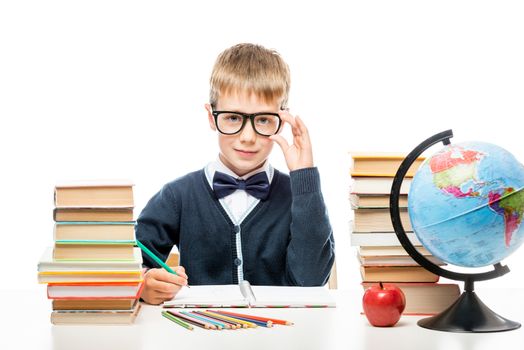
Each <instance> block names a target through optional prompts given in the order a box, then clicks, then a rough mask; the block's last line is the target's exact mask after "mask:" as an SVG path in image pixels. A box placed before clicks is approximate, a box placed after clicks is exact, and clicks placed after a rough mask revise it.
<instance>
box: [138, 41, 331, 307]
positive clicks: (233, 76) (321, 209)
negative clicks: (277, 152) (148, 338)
mask: <svg viewBox="0 0 524 350" xmlns="http://www.w3.org/2000/svg"><path fill="white" fill-rule="evenodd" d="M289 82H290V77H289V69H288V66H287V64H286V63H285V62H284V61H283V60H282V58H281V57H280V56H279V55H278V53H276V52H275V51H272V50H268V49H266V48H264V47H262V46H259V45H253V44H239V45H236V46H233V47H231V48H229V49H227V50H225V51H224V52H222V53H221V54H220V55H219V57H218V59H217V61H216V63H215V66H214V68H213V72H212V75H211V80H210V84H211V91H210V103H209V104H206V105H205V108H206V110H207V114H208V119H209V126H210V127H211V129H212V130H213V131H216V132H217V134H218V144H219V148H220V154H219V156H218V159H217V160H216V161H215V162H212V163H210V164H208V165H207V166H206V167H205V168H204V169H201V170H199V171H196V172H192V173H189V174H187V175H185V176H183V177H181V178H179V179H176V180H174V181H172V182H170V183H168V184H166V185H164V187H163V188H162V189H161V190H160V191H159V192H158V193H157V194H156V195H155V196H153V198H151V200H150V201H149V202H148V203H147V205H146V207H145V208H144V210H143V211H142V213H141V214H140V216H139V218H138V220H137V226H136V237H137V239H138V240H140V241H141V242H142V243H144V244H145V245H146V246H148V248H149V249H151V250H152V251H153V252H154V253H155V254H157V255H158V256H159V257H160V258H162V259H163V260H165V259H166V258H167V256H168V254H169V252H170V251H171V248H172V247H173V245H176V246H177V247H178V250H179V252H180V266H179V267H177V268H176V272H177V274H178V276H177V275H173V274H170V273H168V272H167V271H165V270H163V269H160V268H151V269H149V270H148V271H147V272H146V274H145V277H144V280H145V281H144V284H145V286H144V290H143V293H142V299H143V300H145V301H146V302H148V303H151V304H159V303H161V302H162V301H165V300H169V299H172V298H173V297H175V295H176V294H177V292H178V291H179V290H180V288H182V286H185V285H187V281H188V276H189V279H190V281H191V284H192V285H199V284H236V283H239V281H241V280H243V279H246V280H248V281H249V282H250V283H251V284H254V285H298V286H315V285H323V284H324V283H326V281H327V279H328V277H329V273H330V270H331V266H332V264H333V261H334V240H333V233H332V230H331V226H330V223H329V219H328V217H327V213H326V208H325V205H324V200H323V198H322V193H321V191H320V178H319V174H318V171H317V169H316V168H315V167H314V165H313V155H312V150H311V144H310V139H309V134H308V130H307V128H306V126H305V125H304V123H303V122H302V120H301V119H300V118H299V117H293V116H292V115H291V114H290V113H289V112H288V111H287V109H286V107H287V106H286V104H287V98H288V93H289ZM283 123H288V124H289V125H290V126H291V130H292V134H293V143H292V144H291V145H290V144H289V143H288V142H287V140H285V139H284V138H283V137H282V136H281V135H279V133H280V131H281V130H282V127H283ZM274 142H276V143H278V145H279V146H280V147H281V149H282V151H283V153H284V157H285V160H286V163H287V166H288V168H289V171H290V174H289V176H288V175H286V174H283V173H281V172H279V171H278V170H276V169H274V168H272V167H271V165H269V163H268V160H267V158H268V156H269V154H270V152H271V150H272V148H273V143H274ZM144 264H145V265H146V266H147V267H156V266H157V265H156V264H155V263H154V262H153V261H152V260H151V259H150V258H149V257H148V256H146V255H144ZM184 267H185V269H184Z"/></svg>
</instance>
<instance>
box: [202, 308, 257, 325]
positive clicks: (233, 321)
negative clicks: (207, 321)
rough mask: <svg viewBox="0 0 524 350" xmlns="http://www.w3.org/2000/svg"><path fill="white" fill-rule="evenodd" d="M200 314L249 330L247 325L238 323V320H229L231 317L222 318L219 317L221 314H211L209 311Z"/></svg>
mask: <svg viewBox="0 0 524 350" xmlns="http://www.w3.org/2000/svg"><path fill="white" fill-rule="evenodd" d="M200 312H201V313H203V314H204V315H205V316H208V317H212V318H216V319H217V320H220V321H224V322H229V323H232V324H234V325H235V327H237V328H247V325H246V324H241V323H239V322H237V320H235V319H232V318H229V317H226V316H222V315H219V314H212V313H210V312H208V311H200Z"/></svg>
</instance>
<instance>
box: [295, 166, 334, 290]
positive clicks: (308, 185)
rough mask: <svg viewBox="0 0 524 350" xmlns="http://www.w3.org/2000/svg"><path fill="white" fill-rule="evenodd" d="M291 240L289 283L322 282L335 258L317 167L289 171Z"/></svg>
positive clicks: (320, 283)
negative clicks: (291, 197)
mask: <svg viewBox="0 0 524 350" xmlns="http://www.w3.org/2000/svg"><path fill="white" fill-rule="evenodd" d="M289 175H290V178H291V193H292V196H293V199H292V204H291V227H290V231H291V240H290V242H289V245H288V248H287V266H286V275H287V278H288V280H289V282H290V284H293V285H299V286H319V285H324V284H325V283H326V282H327V280H328V278H329V274H330V272H331V267H332V266H333V262H334V260H335V251H334V250H335V249H334V248H335V242H334V238H333V231H332V229H331V225H330V223H329V218H328V215H327V210H326V206H325V204H324V199H323V197H322V193H321V191H320V176H319V173H318V169H317V168H304V169H299V170H295V171H292V172H290V174H289Z"/></svg>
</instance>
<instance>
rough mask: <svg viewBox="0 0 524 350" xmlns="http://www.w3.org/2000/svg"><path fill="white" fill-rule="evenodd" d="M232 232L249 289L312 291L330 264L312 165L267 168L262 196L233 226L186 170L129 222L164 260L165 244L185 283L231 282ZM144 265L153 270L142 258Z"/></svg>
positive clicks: (197, 175) (200, 176)
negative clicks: (300, 288)
mask: <svg viewBox="0 0 524 350" xmlns="http://www.w3.org/2000/svg"><path fill="white" fill-rule="evenodd" d="M238 230H240V233H241V236H240V237H241V242H242V248H241V249H242V259H243V275H244V279H246V280H248V281H249V282H250V283H251V284H254V285H284V286H285V285H297V286H318V285H323V284H325V283H326V282H327V279H328V277H329V273H330V271H331V266H332V265H333V261H334V240H333V232H332V230H331V225H330V223H329V219H328V216H327V212H326V207H325V205H324V200H323V197H322V193H321V191H320V177H319V174H318V170H317V168H307V169H300V170H296V171H292V172H291V173H290V175H289V176H288V175H286V174H283V173H281V172H279V171H278V170H275V172H274V175H273V180H272V182H271V189H270V193H269V197H268V198H267V199H266V200H265V201H261V202H259V203H258V204H257V205H256V206H255V208H254V209H253V210H252V211H251V213H249V215H248V216H247V217H246V218H245V219H244V220H243V221H242V222H241V224H240V226H239V227H238V226H235V225H234V223H233V222H232V221H231V220H230V218H229V216H228V215H227V213H226V212H225V210H224V208H223V207H222V205H221V204H220V202H219V201H218V199H217V198H216V196H215V194H214V192H213V190H212V189H211V188H210V186H209V183H208V182H207V179H206V176H205V172H204V170H203V169H202V170H199V171H195V172H192V173H189V174H187V175H185V176H183V177H181V178H179V179H176V180H174V181H172V182H170V183H168V184H166V185H164V186H163V188H162V189H161V190H160V191H159V192H158V193H157V194H156V195H154V196H153V197H152V198H151V199H150V200H149V202H148V203H147V205H146V206H145V208H144V209H143V211H142V213H141V214H140V216H139V218H138V220H137V225H136V237H137V239H138V240H140V241H141V242H142V243H143V244H145V245H146V246H147V247H148V248H150V249H151V250H152V251H153V252H154V253H156V254H157V256H159V257H160V258H161V259H163V260H164V261H165V260H166V259H167V257H168V255H169V253H170V251H171V248H172V247H173V245H176V246H177V247H178V250H179V252H180V265H182V266H184V267H185V269H186V273H187V275H188V276H189V284H190V285H199V284H236V283H238V277H237V266H238V265H240V261H239V258H238V257H237V252H236V245H235V244H236V243H235V234H236V232H238ZM143 258H144V265H145V266H147V267H158V265H157V264H156V263H155V262H154V261H152V260H151V259H150V258H149V257H148V256H147V255H143Z"/></svg>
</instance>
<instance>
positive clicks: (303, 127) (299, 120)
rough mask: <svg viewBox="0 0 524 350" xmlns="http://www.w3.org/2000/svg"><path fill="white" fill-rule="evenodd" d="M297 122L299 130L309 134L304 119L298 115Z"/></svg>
mask: <svg viewBox="0 0 524 350" xmlns="http://www.w3.org/2000/svg"><path fill="white" fill-rule="evenodd" d="M295 121H296V124H297V128H298V129H299V130H300V132H301V133H302V134H309V131H308V129H307V126H306V124H304V121H303V120H302V118H300V117H299V116H298V115H297V116H296V117H295Z"/></svg>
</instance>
